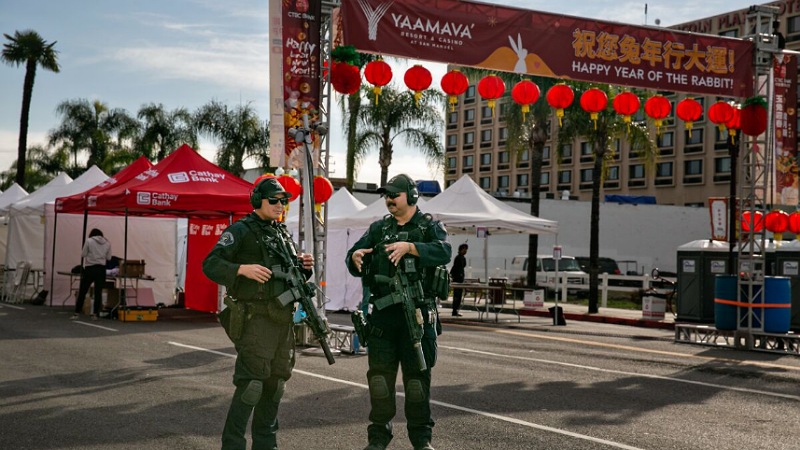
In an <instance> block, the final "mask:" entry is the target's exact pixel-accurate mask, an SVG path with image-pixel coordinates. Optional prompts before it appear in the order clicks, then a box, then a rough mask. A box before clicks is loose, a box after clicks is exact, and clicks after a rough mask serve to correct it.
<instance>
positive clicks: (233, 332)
mask: <svg viewBox="0 0 800 450" xmlns="http://www.w3.org/2000/svg"><path fill="white" fill-rule="evenodd" d="M224 303H225V309H223V310H222V311H220V312H219V313H218V314H217V318H218V319H219V323H220V324H221V325H222V329H224V330H225V334H227V335H228V338H230V340H231V341H232V342H233V343H234V344H235V343H236V341H238V340H239V339H241V337H242V331H243V330H244V315H245V311H244V305H243V304H241V303H240V302H237V301H236V300H235V299H233V298H232V297H230V296H228V295H226V296H225V300H224Z"/></svg>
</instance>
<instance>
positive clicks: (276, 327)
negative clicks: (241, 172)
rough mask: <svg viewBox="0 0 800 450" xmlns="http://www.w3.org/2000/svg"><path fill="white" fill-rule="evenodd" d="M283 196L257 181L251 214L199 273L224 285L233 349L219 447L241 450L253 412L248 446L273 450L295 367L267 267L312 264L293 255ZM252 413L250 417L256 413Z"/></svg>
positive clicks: (283, 309)
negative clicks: (230, 383) (286, 386)
mask: <svg viewBox="0 0 800 450" xmlns="http://www.w3.org/2000/svg"><path fill="white" fill-rule="evenodd" d="M288 201H289V194H288V193H287V192H286V191H285V190H284V189H283V187H282V186H281V185H280V183H278V181H277V180H276V179H275V178H266V179H264V180H262V181H260V182H259V183H258V184H257V185H256V187H255V188H254V189H253V192H252V193H251V195H250V203H251V204H252V205H253V208H255V210H254V211H253V212H252V213H250V214H249V215H247V216H245V217H244V218H242V219H241V220H239V221H237V222H235V223H233V224H232V225H230V226H229V227H228V228H226V229H225V231H224V232H223V233H222V235H221V236H220V238H219V241H218V242H217V244H216V245H215V246H214V248H213V249H212V250H211V252H210V253H209V254H208V256H207V257H206V259H205V260H204V261H203V272H204V273H205V274H206V276H208V278H210V279H211V280H213V281H214V282H216V283H219V284H222V285H224V286H225V287H226V288H227V295H226V298H225V304H226V306H227V308H226V309H225V310H223V311H222V312H221V313H220V321H221V322H222V324H223V326H224V327H225V331H226V332H227V333H228V336H229V337H231V340H233V342H234V345H235V346H236V352H237V357H236V367H235V369H234V373H233V384H234V385H235V386H236V391H235V392H234V394H233V400H232V401H231V406H230V409H229V410H228V417H227V419H226V421H225V428H224V430H223V432H222V450H245V449H246V447H247V441H246V440H245V437H244V433H245V429H246V427H247V422H248V420H249V419H250V415H251V414H252V415H253V425H252V438H253V448H254V449H267V450H269V449H277V448H278V444H277V440H276V433H277V431H278V418H277V417H278V406H279V404H280V400H281V396H282V395H283V389H284V383H285V382H286V381H287V380H289V378H290V377H291V376H292V369H293V368H294V363H295V358H294V332H293V321H292V314H293V309H294V305H293V304H292V303H290V304H288V305H286V306H283V305H282V304H281V303H280V302H279V301H278V300H277V298H276V297H277V296H278V295H280V294H281V293H283V292H284V291H285V290H286V289H287V286H286V284H285V282H284V281H283V280H282V279H278V278H275V279H273V278H272V271H271V270H270V268H271V267H275V266H277V265H288V264H292V261H293V260H296V259H298V258H299V259H300V261H301V262H302V266H303V268H304V271H305V272H306V275H307V276H309V277H310V275H311V268H312V267H313V264H314V260H313V257H312V255H310V254H298V252H297V249H296V247H295V244H294V242H292V239H291V236H290V235H289V232H288V231H287V230H286V226H285V225H283V224H282V223H280V222H278V219H279V218H280V216H281V214H282V213H283V206H284V205H285V204H286V203H287V202H288ZM254 410H255V412H254Z"/></svg>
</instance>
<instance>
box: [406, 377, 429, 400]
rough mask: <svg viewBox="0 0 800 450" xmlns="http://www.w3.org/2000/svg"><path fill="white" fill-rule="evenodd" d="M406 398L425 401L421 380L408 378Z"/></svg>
mask: <svg viewBox="0 0 800 450" xmlns="http://www.w3.org/2000/svg"><path fill="white" fill-rule="evenodd" d="M406 398H407V399H408V401H410V402H415V403H417V402H422V401H425V398H426V396H425V388H423V387H422V381H420V380H417V379H411V380H408V383H406Z"/></svg>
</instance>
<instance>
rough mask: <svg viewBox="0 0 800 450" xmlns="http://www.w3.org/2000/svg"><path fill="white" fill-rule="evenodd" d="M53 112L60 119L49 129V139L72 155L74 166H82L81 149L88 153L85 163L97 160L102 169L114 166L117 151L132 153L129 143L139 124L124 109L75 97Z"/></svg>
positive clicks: (90, 163) (94, 162)
mask: <svg viewBox="0 0 800 450" xmlns="http://www.w3.org/2000/svg"><path fill="white" fill-rule="evenodd" d="M56 112H57V113H58V114H59V115H61V116H62V121H61V124H59V126H58V127H57V128H56V129H54V130H52V131H51V132H50V137H49V143H50V145H53V146H59V148H61V149H63V150H65V151H66V152H67V153H69V154H70V155H72V160H73V162H72V167H73V168H74V169H76V170H77V169H79V168H81V166H80V165H79V163H78V157H79V156H80V155H81V154H83V153H84V152H85V153H87V154H88V160H87V162H86V167H91V166H92V165H95V164H96V165H97V166H98V167H100V168H101V169H113V168H114V167H113V166H115V165H117V164H113V163H112V161H115V160H117V159H119V155H117V153H122V154H125V155H126V157H125V158H124V159H125V160H128V159H130V158H132V157H133V156H134V155H133V154H132V152H131V151H130V145H128V144H129V143H131V142H132V141H133V140H134V138H135V137H136V135H137V134H138V131H139V124H138V122H137V121H136V120H135V119H133V118H132V117H130V116H129V115H128V113H127V111H125V110H124V109H120V108H114V109H109V108H108V106H107V105H106V104H104V103H102V102H101V101H99V100H95V101H94V102H89V101H88V100H85V99H78V100H65V101H63V102H61V103H60V104H59V105H58V106H57V107H56ZM109 158H110V160H109ZM133 159H135V158H133ZM133 159H130V161H132V160H133ZM130 161H127V162H130ZM105 165H108V166H109V167H103V166H105ZM86 167H84V169H85V168H86Z"/></svg>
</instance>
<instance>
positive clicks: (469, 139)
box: [464, 131, 475, 148]
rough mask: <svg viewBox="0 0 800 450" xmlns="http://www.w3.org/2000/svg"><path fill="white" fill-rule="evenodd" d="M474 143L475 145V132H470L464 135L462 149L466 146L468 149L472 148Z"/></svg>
mask: <svg viewBox="0 0 800 450" xmlns="http://www.w3.org/2000/svg"><path fill="white" fill-rule="evenodd" d="M474 143H475V132H474V131H470V132H467V133H464V148H466V147H467V146H470V147H469V148H472V145H473V144H474Z"/></svg>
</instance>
